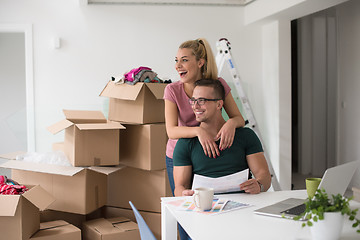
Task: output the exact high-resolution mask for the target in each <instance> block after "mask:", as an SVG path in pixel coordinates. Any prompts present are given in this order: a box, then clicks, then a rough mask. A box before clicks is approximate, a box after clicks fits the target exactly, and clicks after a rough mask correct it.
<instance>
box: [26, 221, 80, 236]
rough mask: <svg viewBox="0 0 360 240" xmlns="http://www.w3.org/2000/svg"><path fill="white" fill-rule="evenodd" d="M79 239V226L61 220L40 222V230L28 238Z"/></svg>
mask: <svg viewBox="0 0 360 240" xmlns="http://www.w3.org/2000/svg"><path fill="white" fill-rule="evenodd" d="M64 239H66V240H81V231H80V229H79V228H77V227H75V226H74V225H72V224H69V223H67V222H65V221H63V220H59V221H52V222H45V223H40V230H39V231H38V232H36V233H35V234H34V235H33V236H32V237H31V238H30V240H64Z"/></svg>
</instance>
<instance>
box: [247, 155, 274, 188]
mask: <svg viewBox="0 0 360 240" xmlns="http://www.w3.org/2000/svg"><path fill="white" fill-rule="evenodd" d="M246 160H247V163H248V165H249V168H250V170H251V172H252V173H253V174H254V177H255V179H249V180H248V181H246V182H244V183H242V184H240V189H242V190H244V191H245V192H246V193H251V194H254V193H259V192H260V185H259V183H258V182H260V183H261V184H262V185H263V186H264V191H267V190H268V189H269V188H270V185H271V175H270V172H269V167H268V165H267V162H266V159H265V157H264V153H263V152H259V153H254V154H250V155H247V156H246Z"/></svg>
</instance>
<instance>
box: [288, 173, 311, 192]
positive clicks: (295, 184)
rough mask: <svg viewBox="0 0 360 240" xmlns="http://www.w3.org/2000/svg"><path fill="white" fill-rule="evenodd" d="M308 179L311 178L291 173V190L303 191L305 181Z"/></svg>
mask: <svg viewBox="0 0 360 240" xmlns="http://www.w3.org/2000/svg"><path fill="white" fill-rule="evenodd" d="M308 177H312V176H310V175H304V174H300V173H294V172H293V173H292V175H291V184H292V185H291V187H292V190H300V189H305V179H306V178H308Z"/></svg>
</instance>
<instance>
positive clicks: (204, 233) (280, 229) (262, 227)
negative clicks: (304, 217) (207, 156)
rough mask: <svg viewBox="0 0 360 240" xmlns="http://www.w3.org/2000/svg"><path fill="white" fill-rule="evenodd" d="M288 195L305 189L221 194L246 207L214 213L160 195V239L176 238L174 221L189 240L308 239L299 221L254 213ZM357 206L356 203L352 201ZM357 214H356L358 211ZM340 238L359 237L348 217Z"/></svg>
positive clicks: (303, 194)
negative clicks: (190, 209) (185, 206)
mask: <svg viewBox="0 0 360 240" xmlns="http://www.w3.org/2000/svg"><path fill="white" fill-rule="evenodd" d="M289 197H295V198H303V199H305V198H306V191H305V190H298V191H277V192H265V193H260V194H255V195H250V194H229V195H221V198H228V199H231V200H234V201H238V202H243V203H248V204H251V206H250V207H247V208H242V209H238V210H233V211H230V212H226V213H221V214H217V215H212V216H209V215H204V214H201V213H196V212H185V211H178V210H175V207H174V206H172V205H170V204H166V202H167V201H171V200H174V199H176V198H169V197H167V198H162V202H161V205H162V212H161V217H162V239H165V240H172V239H174V240H175V239H176V235H177V229H176V222H177V221H178V222H179V223H180V224H181V225H182V227H183V228H184V229H185V230H186V231H187V233H188V234H189V235H190V237H191V238H192V239H193V240H211V239H222V240H231V239H240V237H241V238H244V239H249V238H250V239H311V235H310V231H309V227H305V228H302V227H301V224H302V222H299V221H294V220H289V219H283V218H276V217H268V216H261V215H257V214H254V213H253V211H254V210H255V209H258V208H261V207H264V206H267V205H270V204H273V203H276V202H279V201H281V200H284V199H286V198H289ZM353 204H354V207H357V208H359V207H360V203H358V202H353ZM358 215H359V213H358ZM344 222H345V224H344V228H343V232H342V238H341V239H360V234H357V233H356V231H355V229H353V228H352V227H351V223H350V221H348V220H345V221H344Z"/></svg>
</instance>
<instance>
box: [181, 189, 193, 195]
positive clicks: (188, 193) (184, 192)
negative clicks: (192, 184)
mask: <svg viewBox="0 0 360 240" xmlns="http://www.w3.org/2000/svg"><path fill="white" fill-rule="evenodd" d="M182 195H183V196H192V195H194V191H193V190H190V189H185V190H184V191H182Z"/></svg>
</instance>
